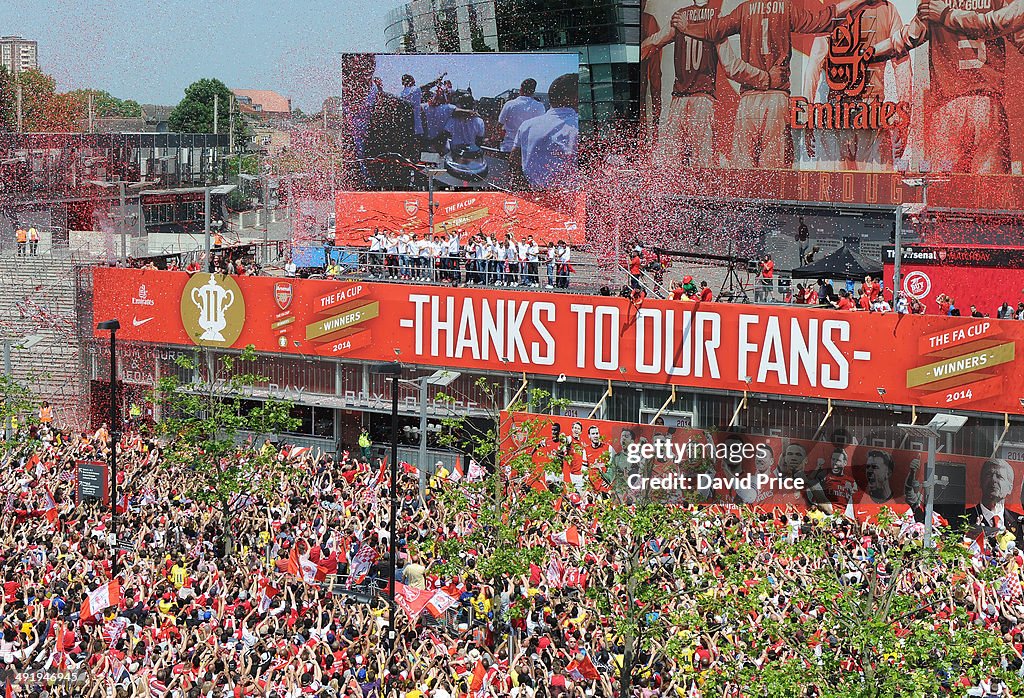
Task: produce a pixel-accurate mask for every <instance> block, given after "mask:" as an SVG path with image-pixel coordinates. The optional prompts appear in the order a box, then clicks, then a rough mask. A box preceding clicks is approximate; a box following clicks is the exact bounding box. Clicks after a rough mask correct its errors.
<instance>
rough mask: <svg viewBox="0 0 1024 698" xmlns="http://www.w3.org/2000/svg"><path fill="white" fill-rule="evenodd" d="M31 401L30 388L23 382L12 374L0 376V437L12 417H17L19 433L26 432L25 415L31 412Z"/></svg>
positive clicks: (30, 378)
mask: <svg viewBox="0 0 1024 698" xmlns="http://www.w3.org/2000/svg"><path fill="white" fill-rule="evenodd" d="M28 380H29V382H32V380H33V378H32V377H29V379H28ZM33 401H34V398H33V394H32V390H31V389H29V388H28V387H27V386H26V384H25V383H23V382H21V381H19V380H18V379H17V378H15V377H14V376H9V375H3V376H0V438H2V437H3V436H4V434H5V433H6V431H7V427H10V426H11V418H12V417H17V418H18V421H19V427H21V428H22V429H21V435H24V434H25V433H27V432H25V430H24V427H25V425H26V420H25V415H29V414H32V405H33ZM28 421H31V420H28ZM14 440H16V439H12V441H14ZM9 446H10V444H8V447H9Z"/></svg>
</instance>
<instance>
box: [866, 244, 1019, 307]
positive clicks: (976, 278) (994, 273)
mask: <svg viewBox="0 0 1024 698" xmlns="http://www.w3.org/2000/svg"><path fill="white" fill-rule="evenodd" d="M907 251H909V254H908V253H907ZM971 252H975V253H976V254H975V255H973V256H980V257H981V259H979V260H971V259H954V258H953V257H954V255H955V254H957V253H959V254H960V255H970V254H971ZM1020 252H1021V251H1020V250H1019V249H1012V248H1011V249H1007V248H964V247H961V248H959V249H957V248H944V247H921V246H916V245H915V246H913V247H909V248H905V253H904V259H903V263H902V265H901V266H900V277H901V279H902V281H901V285H902V286H903V291H904V292H905V293H907V294H908V295H911V296H913V297H915V298H918V299H919V300H921V302H922V303H924V306H925V312H926V313H930V314H938V313H940V312H941V311H940V308H939V304H938V301H937V300H936V299H937V298H938V296H939V295H941V294H946V295H947V296H949V297H951V298H952V299H953V301H954V304H955V306H956V307H957V308H959V309H960V314H961V316H964V315H970V314H971V306H972V305H973V306H975V307H976V308H977V310H978V312H980V313H981V314H982V315H987V316H991V317H993V318H994V317H997V315H998V313H999V310H1000V308H1001V307H1002V305H1003V303H1006V304H1007V306H1008V307H1009V308H1010V309H1011V310H1012V311H1013V312H1014V313H1016V312H1017V304H1018V303H1021V302H1024V267H1022V266H1021V264H1020V261H1021V260H1020V259H1017V258H1018V257H1019V256H1020ZM888 258H889V255H888V254H887V261H886V264H885V284H886V287H888V288H892V287H893V273H894V265H893V263H892V261H891V259H888ZM986 262H988V263H986ZM981 280H983V282H980V281H981Z"/></svg>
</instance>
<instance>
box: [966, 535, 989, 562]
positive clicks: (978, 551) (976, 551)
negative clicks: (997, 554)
mask: <svg viewBox="0 0 1024 698" xmlns="http://www.w3.org/2000/svg"><path fill="white" fill-rule="evenodd" d="M970 551H971V554H972V555H974V556H975V557H980V556H983V555H988V554H989V549H988V541H987V540H986V539H985V532H984V531H982V532H981V533H979V534H978V536H977V537H976V538H975V539H974V540H973V541H971V547H970Z"/></svg>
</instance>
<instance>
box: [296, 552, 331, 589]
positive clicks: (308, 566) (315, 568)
mask: <svg viewBox="0 0 1024 698" xmlns="http://www.w3.org/2000/svg"><path fill="white" fill-rule="evenodd" d="M299 564H300V565H301V568H302V574H301V575H300V578H301V579H302V581H304V582H305V583H306V584H316V583H317V582H322V581H324V580H325V579H327V570H325V569H324V568H323V567H321V566H320V565H318V564H316V563H315V562H313V561H312V560H310V559H309V558H308V557H304V558H302V559H301V560H300V561H299Z"/></svg>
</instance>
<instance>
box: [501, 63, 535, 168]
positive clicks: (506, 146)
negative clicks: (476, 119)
mask: <svg viewBox="0 0 1024 698" xmlns="http://www.w3.org/2000/svg"><path fill="white" fill-rule="evenodd" d="M536 92H537V81H536V80H534V79H533V78H526V79H525V80H523V82H522V83H521V84H520V85H519V96H518V97H516V98H515V99H510V100H509V101H507V102H505V105H504V106H503V107H502V108H501V113H500V114H499V115H498V123H499V124H501V127H502V130H503V131H504V134H505V135H504V137H503V138H502V141H501V150H502V152H505V153H508V152H511V151H512V148H513V147H514V145H515V142H516V134H518V133H519V127H520V126H522V125H523V124H524V123H525V122H527V121H529V120H530V119H533V118H535V117H538V116H543V114H544V105H543V104H542V103H541V102H539V101H537V98H536V97H534V94H535V93H536Z"/></svg>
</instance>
